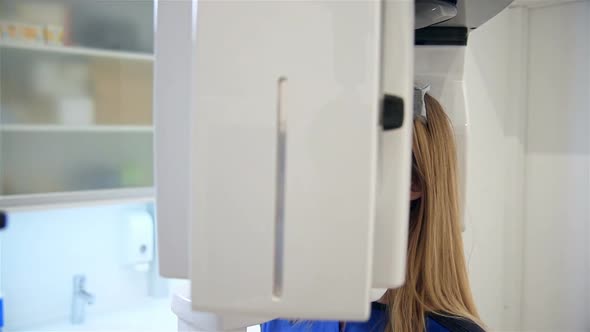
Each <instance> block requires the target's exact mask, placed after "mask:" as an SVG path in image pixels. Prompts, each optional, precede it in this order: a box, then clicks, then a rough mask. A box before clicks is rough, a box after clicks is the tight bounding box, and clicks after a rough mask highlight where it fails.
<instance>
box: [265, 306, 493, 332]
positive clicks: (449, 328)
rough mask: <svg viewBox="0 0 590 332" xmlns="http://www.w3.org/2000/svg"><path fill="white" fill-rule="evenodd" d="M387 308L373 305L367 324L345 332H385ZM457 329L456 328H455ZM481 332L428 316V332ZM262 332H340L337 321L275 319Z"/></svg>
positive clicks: (459, 322) (469, 325) (353, 324)
mask: <svg viewBox="0 0 590 332" xmlns="http://www.w3.org/2000/svg"><path fill="white" fill-rule="evenodd" d="M386 308H387V307H386V306H385V305H383V304H380V303H376V302H374V303H372V305H371V317H370V318H369V320H368V321H367V322H361V323H358V322H351V323H348V322H347V323H346V326H345V329H344V332H383V331H385V326H386V325H387V320H388V318H387V317H388V314H387V310H386ZM453 327H456V328H453ZM454 331H462V332H472V331H473V332H479V331H483V330H482V329H481V328H479V327H478V326H477V325H475V324H473V323H471V322H469V321H466V320H460V319H455V318H448V317H444V318H442V319H440V320H438V319H436V317H434V316H431V315H428V316H427V317H426V332H454ZM261 332H340V323H339V322H337V321H297V322H293V321H290V320H284V319H275V320H273V321H270V322H267V323H264V324H262V325H261Z"/></svg>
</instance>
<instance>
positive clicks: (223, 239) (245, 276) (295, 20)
mask: <svg viewBox="0 0 590 332" xmlns="http://www.w3.org/2000/svg"><path fill="white" fill-rule="evenodd" d="M157 13H158V15H157V21H158V24H157V29H156V66H155V73H156V89H155V95H156V100H155V105H156V117H155V118H156V135H155V136H156V149H157V160H156V164H157V179H156V181H157V194H158V197H157V212H158V242H159V246H158V247H159V248H158V250H159V256H160V261H161V263H160V266H161V271H160V272H161V274H162V275H164V276H168V277H175V278H190V280H191V286H192V290H191V297H192V305H193V308H194V309H195V310H197V311H208V312H219V313H236V314H240V315H242V314H255V315H264V316H265V317H278V316H280V317H285V318H303V319H344V320H362V319H366V318H367V317H368V314H369V309H370V300H371V299H370V294H371V292H370V290H371V287H383V288H388V287H395V286H399V285H400V284H401V283H402V282H403V276H404V271H405V270H404V269H405V255H406V241H407V227H408V225H407V219H408V204H409V201H408V199H409V197H408V196H409V174H410V157H411V149H410V148H411V119H412V109H413V108H412V95H413V94H412V86H413V32H414V31H413V1H412V0H388V1H384V2H379V1H257V2H252V1H239V0H238V1H196V0H191V1H189V0H186V1H158V2H157ZM384 18H385V20H386V21H387V23H384V22H383V19H384ZM384 36H385V37H386V40H384V39H383V37H384ZM384 92H385V93H389V94H393V95H396V96H398V97H400V98H402V99H403V100H404V104H405V109H404V112H405V116H404V118H405V121H404V125H403V126H402V127H401V128H398V129H394V130H390V131H387V132H383V131H382V129H381V127H380V123H379V119H380V115H379V111H380V107H381V105H380V104H381V99H382V96H383V93H384ZM376 231H377V232H376ZM373 293H375V292H373Z"/></svg>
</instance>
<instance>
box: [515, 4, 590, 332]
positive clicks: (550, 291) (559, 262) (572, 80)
mask: <svg viewBox="0 0 590 332" xmlns="http://www.w3.org/2000/svg"><path fill="white" fill-rule="evenodd" d="M529 47H530V56H529V59H530V63H529V68H528V72H529V90H528V99H529V102H528V103H529V111H528V135H527V146H526V158H527V159H526V187H525V188H526V189H525V190H526V195H525V197H526V201H525V204H526V205H525V206H526V219H525V237H524V258H525V259H524V279H525V281H526V282H525V283H524V284H523V300H524V301H523V326H524V328H525V329H527V330H530V331H587V330H589V329H590V323H589V317H590V315H588V313H589V309H590V307H589V305H588V304H589V303H588V301H589V300H590V297H589V296H588V290H589V288H590V285H589V278H590V270H589V268H590V265H589V261H590V245H589V241H590V236H589V230H590V227H589V224H590V204H589V203H590V2H586V1H583V2H576V3H571V4H567V5H562V6H550V7H545V8H537V9H532V10H531V11H530V44H529Z"/></svg>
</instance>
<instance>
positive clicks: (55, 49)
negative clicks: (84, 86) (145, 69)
mask: <svg viewBox="0 0 590 332" xmlns="http://www.w3.org/2000/svg"><path fill="white" fill-rule="evenodd" d="M0 48H7V49H19V50H26V51H32V52H47V53H57V54H63V55H80V56H88V57H100V58H112V59H120V60H135V61H147V62H151V61H153V60H154V55H153V54H147V53H138V52H125V51H111V50H101V49H93V48H86V47H75V46H52V45H46V44H35V43H27V42H11V41H0Z"/></svg>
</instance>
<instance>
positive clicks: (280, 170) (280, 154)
mask: <svg viewBox="0 0 590 332" xmlns="http://www.w3.org/2000/svg"><path fill="white" fill-rule="evenodd" d="M286 84H287V78H286V77H280V78H279V79H278V81H277V124H276V125H277V151H276V180H275V183H276V184H275V186H276V187H275V234H274V235H275V239H274V241H275V242H274V247H275V251H274V271H273V290H272V293H273V297H274V299H275V300H278V299H279V298H280V297H281V295H282V293H283V258H284V245H283V242H284V239H285V234H284V231H285V187H286V185H285V177H286V168H287V163H286V159H287V117H286V110H285V108H284V105H283V98H284V90H285V86H286Z"/></svg>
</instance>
